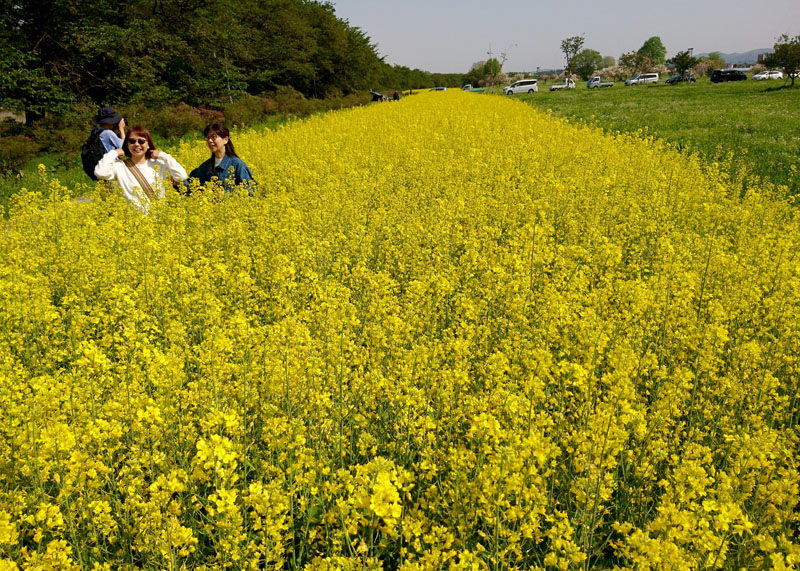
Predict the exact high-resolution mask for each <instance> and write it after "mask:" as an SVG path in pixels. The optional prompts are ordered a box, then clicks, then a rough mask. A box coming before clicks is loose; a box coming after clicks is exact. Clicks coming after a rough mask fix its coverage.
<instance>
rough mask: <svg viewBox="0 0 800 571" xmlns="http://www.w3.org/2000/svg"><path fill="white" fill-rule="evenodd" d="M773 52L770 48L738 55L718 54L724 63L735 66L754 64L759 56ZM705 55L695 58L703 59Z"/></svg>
mask: <svg viewBox="0 0 800 571" xmlns="http://www.w3.org/2000/svg"><path fill="white" fill-rule="evenodd" d="M773 51H775V50H773V49H772V48H761V49H757V50H750V51H749V52H742V53H738V54H725V53H722V52H719V54H720V55H721V56H722V59H724V60H725V63H727V64H729V65H736V64H742V63H756V62H757V61H758V56H759V54H771V53H772V52H773ZM707 55H708V54H699V55H697V56H696V57H703V56H707Z"/></svg>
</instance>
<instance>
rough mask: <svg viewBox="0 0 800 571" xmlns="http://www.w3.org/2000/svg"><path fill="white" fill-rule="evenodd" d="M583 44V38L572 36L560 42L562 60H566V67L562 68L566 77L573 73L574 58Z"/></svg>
mask: <svg viewBox="0 0 800 571" xmlns="http://www.w3.org/2000/svg"><path fill="white" fill-rule="evenodd" d="M583 42H584V38H583V36H572V37H569V38H566V39H564V40H561V51H562V52H563V53H564V59H566V60H567V65H566V67H565V68H564V72H565V73H566V75H567V77H569V76H570V75H571V74H572V73H573V71H574V66H575V56H576V55H578V53H579V52H580V51H581V48H583Z"/></svg>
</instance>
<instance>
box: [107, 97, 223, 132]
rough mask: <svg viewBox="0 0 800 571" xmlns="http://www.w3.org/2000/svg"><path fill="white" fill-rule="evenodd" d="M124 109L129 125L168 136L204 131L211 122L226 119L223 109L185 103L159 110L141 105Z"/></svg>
mask: <svg viewBox="0 0 800 571" xmlns="http://www.w3.org/2000/svg"><path fill="white" fill-rule="evenodd" d="M122 109H123V110H124V113H123V116H124V117H125V121H126V122H127V124H128V127H132V126H134V125H141V126H143V127H146V128H147V129H148V130H149V131H150V132H151V133H152V134H155V135H158V136H161V137H166V138H180V137H182V136H184V135H185V134H187V133H189V132H191V131H197V132H199V133H202V132H203V129H205V127H206V125H208V124H209V123H220V122H223V121H224V120H225V116H224V115H223V114H222V112H221V111H216V110H213V109H206V108H203V107H190V106H189V105H186V104H185V103H181V104H180V105H178V106H176V107H163V108H161V109H158V110H154V109H149V108H146V107H139V106H137V107H130V106H126V107H124V108H122Z"/></svg>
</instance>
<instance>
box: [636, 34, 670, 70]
mask: <svg viewBox="0 0 800 571" xmlns="http://www.w3.org/2000/svg"><path fill="white" fill-rule="evenodd" d="M639 53H641V54H644V55H646V56H647V57H648V58H649V59H650V62H651V64H659V63H664V58H666V57H667V48H665V47H664V44H663V43H662V42H661V38H659V37H658V36H653V37H652V38H650V39H648V40H647V41H646V42H645V43H644V44H642V47H640V48H639Z"/></svg>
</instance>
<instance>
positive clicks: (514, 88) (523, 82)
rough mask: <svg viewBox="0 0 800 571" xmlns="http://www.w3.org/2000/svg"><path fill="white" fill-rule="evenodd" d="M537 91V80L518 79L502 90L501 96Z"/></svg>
mask: <svg viewBox="0 0 800 571" xmlns="http://www.w3.org/2000/svg"><path fill="white" fill-rule="evenodd" d="M538 91H539V80H538V79H520V80H519V81H515V82H514V83H512V84H511V85H509V86H507V87H504V88H503V95H514V94H515V93H536V92H538Z"/></svg>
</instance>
